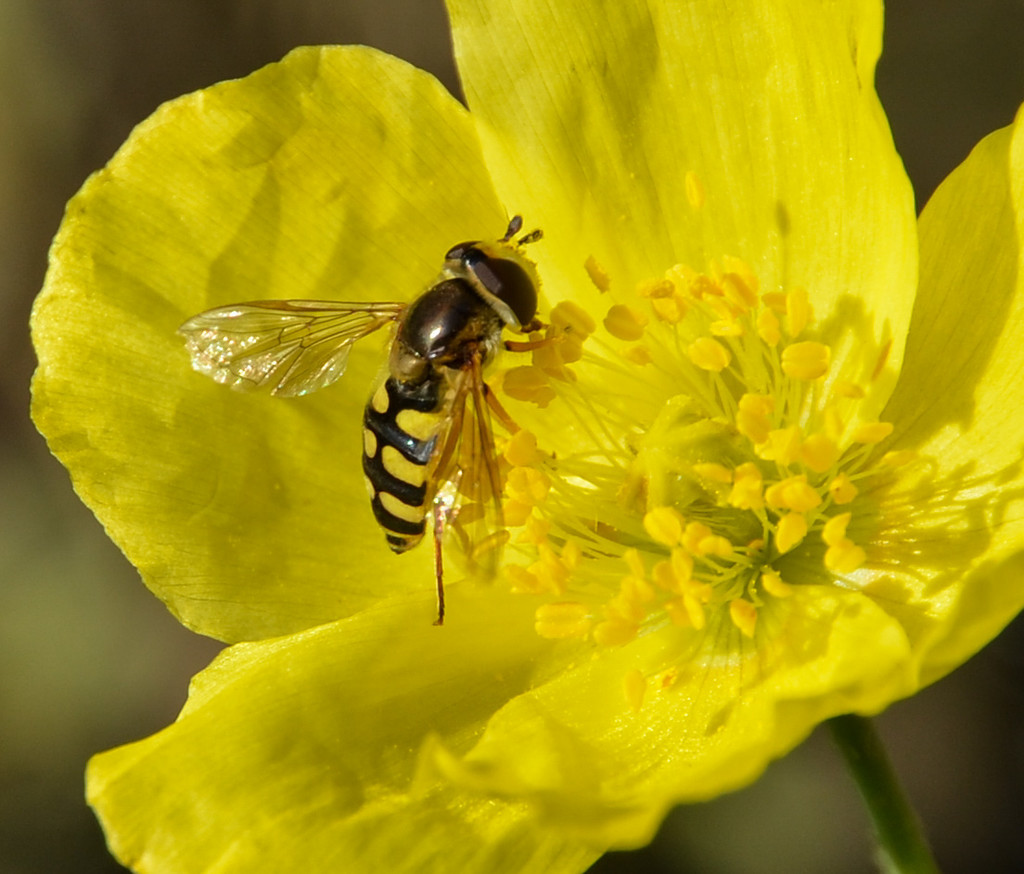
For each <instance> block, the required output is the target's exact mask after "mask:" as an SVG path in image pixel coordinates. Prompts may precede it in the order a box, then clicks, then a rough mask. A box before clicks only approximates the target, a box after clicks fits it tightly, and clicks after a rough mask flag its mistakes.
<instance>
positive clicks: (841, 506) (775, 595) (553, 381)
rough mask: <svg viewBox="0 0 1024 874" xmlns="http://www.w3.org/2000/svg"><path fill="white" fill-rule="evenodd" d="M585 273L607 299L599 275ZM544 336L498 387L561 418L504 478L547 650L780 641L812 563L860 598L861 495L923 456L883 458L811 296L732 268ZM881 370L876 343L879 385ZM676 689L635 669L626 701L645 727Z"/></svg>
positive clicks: (564, 319) (524, 445)
mask: <svg viewBox="0 0 1024 874" xmlns="http://www.w3.org/2000/svg"><path fill="white" fill-rule="evenodd" d="M694 178H695V177H694ZM688 185H689V181H688ZM701 198H703V192H701ZM584 266H585V268H586V271H587V274H588V276H589V277H590V281H591V282H592V283H593V284H594V286H595V287H596V288H598V290H599V291H602V292H605V291H608V289H609V288H610V287H611V280H610V278H609V277H608V275H607V273H606V272H605V271H604V269H603V268H602V267H601V265H600V264H598V262H597V261H596V259H594V258H593V257H592V256H591V257H590V258H588V259H587V261H586V263H585V265H584ZM548 321H549V326H548V327H547V329H546V330H545V331H544V332H535V334H533V335H531V338H530V339H531V344H530V345H531V351H530V354H531V355H532V363H531V364H530V365H526V366H516V367H512V368H511V369H510V370H508V371H507V372H506V373H505V374H504V376H503V378H502V379H501V380H500V385H501V389H502V390H503V391H504V392H505V393H506V394H507V395H509V396H510V397H512V398H515V399H518V400H522V401H527V402H529V403H531V404H533V405H535V406H536V407H541V408H549V409H550V412H549V413H544V414H540V413H538V414H537V416H538V418H537V419H536V424H534V423H532V422H528V423H524V422H518V421H517V425H520V427H521V430H520V431H518V432H517V433H516V434H514V435H512V436H511V437H509V438H508V440H507V442H506V444H505V446H504V451H503V461H502V465H503V468H502V469H503V473H504V476H505V488H504V493H503V496H502V501H503V506H504V510H505V520H506V523H507V524H508V525H509V526H510V527H513V528H515V529H517V530H516V531H514V532H513V534H512V537H511V540H510V545H509V547H508V550H509V551H510V552H513V553H517V554H518V555H519V556H520V558H521V560H520V563H519V564H515V565H514V564H512V563H509V565H507V566H506V575H507V577H508V580H509V582H510V584H511V586H512V588H513V590H514V591H518V592H523V593H530V594H533V595H534V596H537V595H547V596H549V598H550V599H551V602H550V603H547V604H544V605H542V606H541V607H540V608H538V609H537V612H536V618H535V625H536V629H537V633H538V634H539V635H541V636H543V637H547V638H551V639H567V638H571V639H576V640H586V641H589V642H591V643H592V644H594V645H596V646H628V645H629V644H630V643H631V642H632V641H634V640H636V639H637V638H638V637H641V636H643V635H646V634H650V633H662V632H663V633H666V634H672V635H676V636H680V638H681V639H683V640H685V639H686V636H687V635H690V636H693V635H698V634H700V633H701V632H703V631H704V630H705V629H716V633H718V629H721V628H722V627H723V626H722V624H721V622H722V620H723V619H724V620H725V622H726V623H728V625H727V626H726V627H730V626H731V627H732V628H735V629H736V630H737V631H738V635H737V634H733V635H732V636H731V638H730V639H732V640H733V641H736V640H738V639H741V638H742V639H760V638H761V637H762V636H765V635H768V634H770V633H771V629H773V628H774V627H778V626H777V624H775V623H771V622H762V621H759V617H760V616H766V617H767V616H770V615H771V611H773V610H776V609H779V603H778V602H780V601H782V600H784V599H786V598H790V597H792V596H793V595H794V593H795V591H796V589H797V587H798V586H799V585H800V584H801V582H802V581H803V580H804V579H806V574H807V568H808V566H809V563H813V564H816V565H817V567H818V570H819V574H820V577H818V578H816V579H815V582H820V581H821V580H823V579H824V580H827V579H829V578H830V577H838V576H843V577H846V579H844V580H842V585H844V586H850V585H855V584H856V580H858V579H860V575H855V576H853V577H851V576H850V575H851V574H854V572H855V571H858V570H859V569H861V568H863V567H864V566H865V564H867V563H868V561H869V556H868V548H866V547H865V546H861V545H859V544H858V543H856V542H854V540H853V538H851V537H850V536H848V533H847V532H848V530H852V531H853V532H855V536H856V537H857V539H858V540H862V538H865V537H867V535H866V534H864V533H863V532H865V531H867V530H870V526H873V525H877V521H876V517H875V515H873V514H874V513H875V510H874V509H873V508H874V507H875V506H876V504H868V503H866V502H868V501H872V500H874V498H873V495H875V494H877V493H878V489H877V488H875V487H874V486H875V484H874V482H872V483H871V487H868V486H867V485H866V483H867V482H868V481H871V480H872V479H873V478H875V477H889V478H892V477H896V476H898V475H899V473H898V472H897V471H899V470H900V469H901V468H902V467H903V466H906V465H910V464H912V463H913V462H914V460H915V459H916V455H915V454H914V453H913V452H912V451H909V450H895V451H892V452H888V453H885V454H884V455H883V454H882V453H881V452H880V451H879V450H877V449H876V448H875V447H876V445H877V444H879V443H880V442H882V441H884V440H886V439H887V438H888V437H889V436H890V435H891V433H892V431H893V427H892V425H891V424H889V423H885V422H867V423H865V422H864V420H863V418H862V417H861V415H860V413H859V409H860V404H861V402H862V401H864V400H865V399H867V398H868V397H869V395H870V394H871V393H872V392H874V391H875V384H874V382H875V379H876V378H877V375H873V376H872V378H869V379H865V378H864V376H863V373H862V372H858V373H857V374H855V376H856V377H857V378H858V379H860V380H861V381H860V382H858V381H855V380H853V379H850V378H848V377H849V376H850V374H844V373H842V372H835V373H831V372H830V371H832V370H833V369H835V370H840V369H841V367H840V364H844V363H845V362H839V363H836V362H833V350H832V348H830V346H829V345H827V344H826V343H824V342H822V340H821V337H820V335H819V334H818V333H816V327H815V324H814V312H813V309H812V307H811V304H810V295H809V294H808V292H807V291H806V290H805V289H802V288H793V289H790V290H788V291H781V290H777V289H776V290H772V289H769V290H767V291H762V289H761V288H760V283H759V280H758V277H757V275H756V274H755V273H754V271H753V270H752V269H751V268H750V267H749V265H747V264H746V263H744V262H743V261H741V260H740V259H738V258H732V257H723V258H721V259H720V260H719V262H718V263H717V264H712V265H710V267H709V268H708V269H707V270H706V271H705V272H699V271H697V270H694V269H693V268H691V267H689V266H687V265H684V264H677V265H674V266H672V267H670V268H669V269H668V270H666V271H665V273H664V275H662V276H660V277H653V278H651V279H648V280H644V281H642V282H639V283H638V284H637V285H636V286H635V289H634V293H633V296H632V297H627V296H626V295H625V294H623V293H621V292H620V293H619V295H618V297H617V299H616V301H615V302H614V303H609V305H608V306H607V310H606V314H605V316H604V318H603V328H604V331H603V332H599V333H598V334H597V335H596V336H595V337H593V338H592V339H590V337H591V334H592V333H593V332H594V329H595V323H594V319H593V318H591V316H590V315H589V314H588V313H587V312H586V311H585V310H583V309H582V308H581V307H579V306H578V305H577V304H574V303H572V302H563V303H560V304H559V305H558V306H556V307H555V308H554V309H553V310H552V311H551V313H550V315H549V316H548ZM534 341H540V342H539V343H535V342H534ZM887 355H888V348H887V346H886V345H883V348H881V350H880V352H879V353H878V360H877V361H876V362H875V365H874V370H875V371H877V373H878V374H880V373H881V371H882V369H884V366H885V361H886V358H887ZM826 375H827V376H828V377H829V378H828V379H827V380H826V379H823V377H826ZM871 408H877V404H876V405H873V406H872V407H871ZM510 413H511V414H512V416H513V418H516V416H515V409H510ZM548 422H558V423H559V425H558V427H563V426H565V424H566V422H568V427H567V428H566V431H565V434H566V437H567V439H566V441H565V443H564V444H563V445H553V446H551V447H550V450H551V451H550V452H547V451H541V450H540V449H538V446H537V440H536V438H535V437H534V435H533V433H531V431H530V430H528V429H527V428H523V427H522V425H524V424H532V425H533V427H534V429H535V432H536V433H541V432H540V431H539V430H538V429H540V428H541V427H542V425H546V424H547V423H548ZM548 448H549V447H545V450H547V449H548ZM864 507H870V508H872V509H871V510H869V511H868V512H864ZM819 537H820V540H819ZM863 542H864V543H865V544H867V543H868V541H867V540H863ZM823 547H824V548H823ZM871 560H872V561H873V560H874V557H872V559H871ZM726 617H727V618H726ZM687 645H688V644H687ZM734 645H735V644H734ZM684 650H685V646H682V647H680V648H679V651H684ZM677 676H678V666H675V665H666V666H664V667H662V668H661V669H660V672H655V673H651V672H650V671H647V670H646V666H645V671H643V672H642V671H640V670H635V669H634V670H630V671H628V672H626V673H625V674H624V676H623V691H624V696H625V699H626V704H627V705H628V707H629V708H630V709H631V710H633V711H638V710H639V709H640V708H641V707H642V706H643V704H644V700H645V697H646V695H647V694H648V691H647V690H648V688H649V686H653V688H655V689H656V690H665V689H669V688H671V686H672V685H673V683H674V682H675V679H676V677H677Z"/></svg>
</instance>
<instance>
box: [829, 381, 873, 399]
mask: <svg viewBox="0 0 1024 874" xmlns="http://www.w3.org/2000/svg"><path fill="white" fill-rule="evenodd" d="M835 392H836V394H837V395H839V397H841V398H847V399H848V400H852V401H859V400H862V399H863V398H865V397H867V392H866V391H864V389H863V388H861V387H860V386H859V385H857V383H855V382H847V381H846V380H842V381H840V382H837V383H836V387H835Z"/></svg>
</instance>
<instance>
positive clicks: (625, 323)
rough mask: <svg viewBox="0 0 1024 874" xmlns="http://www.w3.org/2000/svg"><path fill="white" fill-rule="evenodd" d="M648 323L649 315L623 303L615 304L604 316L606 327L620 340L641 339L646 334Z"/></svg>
mask: <svg viewBox="0 0 1024 874" xmlns="http://www.w3.org/2000/svg"><path fill="white" fill-rule="evenodd" d="M646 325H647V316H645V315H644V314H643V313H642V312H640V310H638V309H637V308H636V307H631V306H627V305H626V304H621V303H620V304H615V306H613V307H612V308H611V309H609V310H608V315H607V316H605V317H604V326H605V329H606V330H607V331H608V333H609V334H611V335H612V336H613V337H618V338H619V339H620V340H630V341H633V340H639V339H640V338H641V337H642V336H643V335H644V328H645V327H646Z"/></svg>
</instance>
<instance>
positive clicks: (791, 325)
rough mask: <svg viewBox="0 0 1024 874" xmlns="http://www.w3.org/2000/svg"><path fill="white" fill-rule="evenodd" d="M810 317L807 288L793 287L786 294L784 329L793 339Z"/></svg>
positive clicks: (798, 334)
mask: <svg viewBox="0 0 1024 874" xmlns="http://www.w3.org/2000/svg"><path fill="white" fill-rule="evenodd" d="M812 318H814V312H813V311H812V309H811V303H810V301H809V300H808V297H807V290H806V289H803V288H794V289H793V290H792V291H791V292H789V293H788V294H787V295H786V330H787V332H788V333H789V336H790V337H791V338H793V339H795V338H797V337H799V336H800V334H801V333H802V332H803V329H804V328H806V327H807V325H808V323H809V322H810V321H811V319H812ZM801 378H803V377H801ZM810 378H811V379H813V378H814V377H810Z"/></svg>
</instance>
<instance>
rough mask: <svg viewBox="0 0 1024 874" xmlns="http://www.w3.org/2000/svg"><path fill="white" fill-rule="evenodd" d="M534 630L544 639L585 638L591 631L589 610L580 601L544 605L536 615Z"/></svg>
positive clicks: (538, 609)
mask: <svg viewBox="0 0 1024 874" xmlns="http://www.w3.org/2000/svg"><path fill="white" fill-rule="evenodd" d="M533 628H534V630H535V631H536V632H537V634H538V635H540V636H541V637H544V638H548V639H552V640H557V639H561V638H566V637H583V636H584V635H585V634H586V633H587V632H588V631H589V630H590V616H589V610H588V609H587V606H586V605H585V604H581V603H580V602H579V601H558V602H556V603H554V604H542V605H541V606H540V607H538V608H537V612H536V613H535V614H534V620H533Z"/></svg>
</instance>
